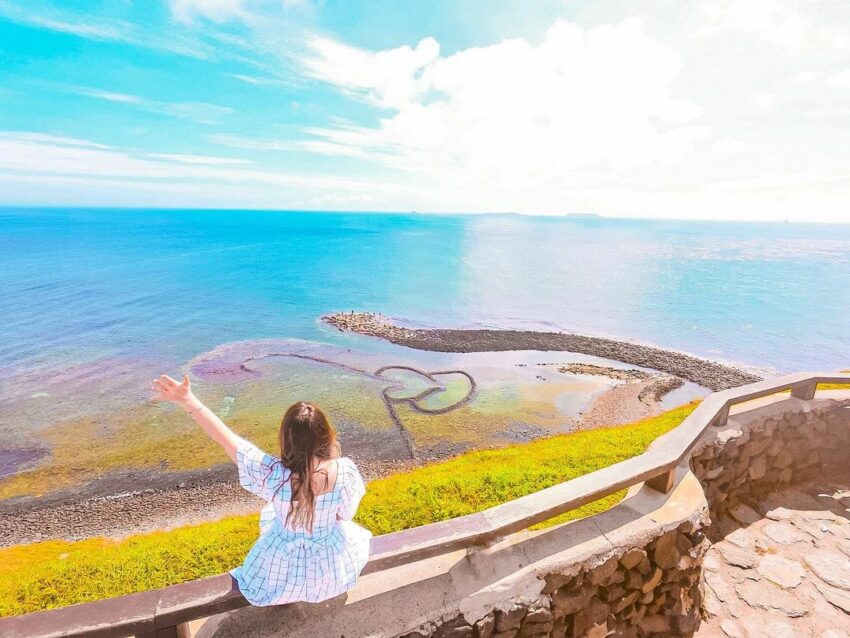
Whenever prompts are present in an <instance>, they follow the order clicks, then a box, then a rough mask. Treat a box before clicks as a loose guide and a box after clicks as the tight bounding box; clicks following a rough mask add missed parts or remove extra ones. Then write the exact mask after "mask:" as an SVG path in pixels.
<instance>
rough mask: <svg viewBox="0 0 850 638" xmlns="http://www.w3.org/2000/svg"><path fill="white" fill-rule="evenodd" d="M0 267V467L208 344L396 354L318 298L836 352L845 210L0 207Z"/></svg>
mask: <svg viewBox="0 0 850 638" xmlns="http://www.w3.org/2000/svg"><path fill="white" fill-rule="evenodd" d="M0 273H2V277H0V309H2V322H0V435H2V436H4V438H5V440H6V441H7V444H6V446H0V447H3V448H5V449H6V453H5V454H6V457H5V458H6V460H5V463H6V466H7V467H6V468H5V471H0V478H2V476H3V475H4V474H5V475H9V474H10V473H14V472H16V471H19V470H22V469H23V468H24V467H28V466H31V465H32V463H36V462H37V461H38V459H41V462H42V463H43V462H44V460H45V458H47V457H45V456H44V455H45V454H46V453H47V452H48V450H49V448H50V445H47V446H45V444H44V443H43V441H42V442H40V441H37V440H36V438H35V437H34V436H30V434H28V433H32V432H34V431H37V430H44V429H45V428H47V427H48V426H50V425H51V424H54V423H58V422H61V421H63V420H66V421H68V420H69V419H72V418H77V417H79V416H80V415H93V414H94V415H99V416H97V420H96V421H95V422H94V424H93V425H92V422H91V419H89V421H87V422H86V423H88V426H87V427H95V428H98V429H97V431H98V432H100V431H107V430H109V428H110V427H111V425H110V423H111V421H110V414H111V412H110V410H111V409H113V408H112V407H111V406H112V403H111V401H113V399H114V403H115V405H114V409H115V410H117V409H119V408H120V407H121V405H126V404H127V403H128V401H129V402H132V401H136V402H138V401H142V400H144V398H145V394H146V392H147V383H146V382H147V380H149V379H150V378H151V376H153V375H154V374H158V373H159V372H161V371H168V372H171V373H172V374H178V373H179V372H180V370H181V368H182V369H185V368H184V366H185V365H186V364H187V362H189V361H191V360H193V359H194V358H196V357H198V356H200V355H202V354H203V353H206V352H209V351H211V350H213V349H215V348H217V347H219V346H222V344H231V343H233V342H246V343H248V344H250V343H251V342H252V340H269V339H272V340H273V339H294V340H306V341H307V342H319V343H320V344H323V347H329V348H334V347H336V348H340V347H342V348H344V349H345V348H356V349H360V350H362V351H368V352H369V353H371V354H370V356H372V355H374V354H375V353H378V354H380V353H381V352H382V351H385V352H387V353H389V354H391V355H392V356H396V355H397V354H398V353H399V351H401V350H405V349H400V348H398V347H396V346H390V345H389V344H382V343H380V342H377V341H375V340H371V339H366V338H362V337H356V336H351V335H343V334H341V333H339V332H337V331H335V330H333V329H331V328H329V327H327V326H325V325H322V324H321V323H320V322H319V321H318V319H319V317H320V316H321V315H322V314H325V313H328V312H333V311H344V310H352V309H353V310H368V311H375V312H381V313H384V314H386V315H390V316H392V317H396V318H398V319H400V320H403V321H406V322H409V323H413V324H419V325H425V326H437V327H473V326H495V327H522V328H536V329H544V330H555V329H557V330H565V331H571V332H578V333H584V334H591V335H601V336H613V337H618V338H623V339H630V340H637V341H641V342H646V343H650V344H655V345H658V346H661V347H664V348H670V349H677V350H682V351H687V352H690V353H694V354H696V355H699V356H703V357H707V358H712V359H717V360H723V361H729V362H735V363H740V364H743V365H745V366H752V367H757V368H761V369H764V370H766V371H768V372H781V371H796V370H803V369H825V370H836V369H841V368H850V225H831V226H830V225H814V224H813V225H798V224H752V223H709V222H681V221H649V220H616V219H601V218H595V217H562V218H544V217H530V216H519V215H465V216H462V215H419V214H351V213H346V214H340V213H314V212H258V211H237V210H227V211H218V210H216V211H211V210H210V211H201V210H191V211H188V210H108V209H56V210H53V209H50V210H41V209H14V208H7V209H0ZM298 343H301V342H300V341H299V342H298ZM241 347H242V346H240V348H241ZM245 347H253V346H245ZM299 347H301V346H299ZM305 347H306V346H305ZM310 347H312V346H310ZM337 352H342V351H340V350H337ZM401 354H402V355H404V356H407V355H406V354H404V353H401ZM388 356H389V355H388ZM399 356H401V355H399ZM410 356H413V355H412V354H411V355H410ZM416 356H420V355H416ZM420 359H421V356H420ZM444 359H445V357H444ZM433 361H435V363H434V365H437V363H439V364H440V365H443V364H444V363H449V362H448V361H444V360H440V361H439V362H437V360H436V359H434V360H433ZM487 365H489V364H487ZM432 369H439V368H432ZM269 374H271V373H269ZM275 374H280V375H281V378H283V377H285V376H286V374H287V373H285V372H279V373H275ZM323 374H324V373H323ZM486 374H495V373H492V370H491V372H487V373H486ZM496 376H498V375H496ZM269 378H272V377H271V376H269ZM494 378H495V377H494ZM335 382H336V381H334V383H335ZM328 383H331V382H328ZM332 389H333V388H332V387H330V388H329V391H332ZM239 391H240V390H238V388H237V390H235V391H234V393H236V394H238V392H239ZM588 392H591V390H588ZM588 396H590V395H588ZM116 397H117V398H116ZM119 399H120V400H119ZM228 400H231V399H228ZM122 402H123V403H122ZM139 418H141V417H139ZM68 422H69V423H70V421H68ZM73 427H76V426H73ZM163 427H164V426H163ZM45 431H47V430H45ZM128 431H129V430H128ZM51 436H54V438H55V439H56V440H57V441H58V440H59V439H58V438H56V437H59V434H56V435H51ZM62 436H64V437H65V438H66V439H67V436H68V434H67V432H65V434H62ZM63 440H65V439H63ZM9 442H11V443H9ZM66 443H67V441H66ZM54 445H59V443H55V444H54ZM12 448H13V449H14V454H12V452H11V451H10V450H12ZM53 449H54V453H55V450H56V448H55V447H54V448H53ZM3 464H4V457H3V450H2V449H0V465H3Z"/></svg>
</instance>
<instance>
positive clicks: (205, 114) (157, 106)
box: [75, 87, 233, 125]
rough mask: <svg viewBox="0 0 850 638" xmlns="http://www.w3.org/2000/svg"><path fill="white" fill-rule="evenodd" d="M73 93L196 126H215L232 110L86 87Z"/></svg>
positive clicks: (199, 103) (205, 103) (203, 103)
mask: <svg viewBox="0 0 850 638" xmlns="http://www.w3.org/2000/svg"><path fill="white" fill-rule="evenodd" d="M75 91H76V93H78V94H80V95H85V96H88V97H93V98H97V99H99V100H106V101H107V102H116V103H119V104H128V105H131V106H135V107H138V108H141V109H144V110H146V111H150V112H151V113H158V114H160V115H167V116H170V117H178V118H182V119H187V120H192V121H193V122H197V123H198V124H208V125H209V124H217V123H218V122H219V121H220V120H221V118H222V117H224V116H226V115H229V114H230V113H233V109H232V108H230V107H227V106H220V105H218V104H209V103H207V102H165V101H159V100H151V99H148V98H143V97H140V96H138V95H131V94H129V93H115V92H111V91H102V90H100V89H91V88H86V87H78V88H76V89H75Z"/></svg>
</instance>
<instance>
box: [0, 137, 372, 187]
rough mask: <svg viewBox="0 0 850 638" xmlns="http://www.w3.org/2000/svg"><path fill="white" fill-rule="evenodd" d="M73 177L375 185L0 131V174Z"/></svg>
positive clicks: (223, 159)
mask: <svg viewBox="0 0 850 638" xmlns="http://www.w3.org/2000/svg"><path fill="white" fill-rule="evenodd" d="M3 173H6V174H18V175H29V176H45V177H47V176H55V177H64V178H68V177H77V178H90V179H95V180H101V181H103V180H107V181H108V180H138V181H143V182H168V183H189V182H204V183H207V184H214V185H224V184H233V183H249V184H255V185H256V184H262V185H266V186H270V187H275V188H282V187H290V186H291V187H298V188H311V189H316V190H315V191H314V192H323V191H322V190H321V189H333V190H335V191H336V192H352V193H357V192H367V191H369V190H370V189H371V190H374V189H375V188H376V185H375V184H372V183H367V182H363V181H361V180H355V179H349V178H345V177H339V176H335V175H298V174H291V173H281V172H275V171H270V170H258V169H256V168H253V167H252V166H251V165H250V163H249V162H248V161H246V160H244V159H242V158H231V157H219V156H201V155H183V154H170V153H147V152H143V151H134V150H132V149H122V148H117V147H114V146H109V145H104V144H97V143H94V142H90V141H87V140H81V139H75V138H69V137H61V136H52V135H45V134H40V133H29V132H18V131H0V174H3Z"/></svg>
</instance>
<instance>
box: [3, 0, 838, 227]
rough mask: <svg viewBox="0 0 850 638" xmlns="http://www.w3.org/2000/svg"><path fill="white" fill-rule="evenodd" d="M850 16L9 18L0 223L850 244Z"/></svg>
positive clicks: (222, 11)
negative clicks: (831, 235)
mask: <svg viewBox="0 0 850 638" xmlns="http://www.w3.org/2000/svg"><path fill="white" fill-rule="evenodd" d="M848 24H850V4H848V3H846V2H843V1H841V0H828V1H827V0H823V1H820V2H818V1H814V2H810V3H807V4H806V5H805V8H804V7H803V6H802V4H801V3H799V2H791V1H783V0H749V1H748V2H745V3H742V2H726V1H723V0H716V1H707V2H701V3H681V2H678V1H676V2H673V1H670V0H652V1H649V0H647V1H646V2H642V1H634V2H612V1H608V0H596V1H595V2H567V1H557V2H556V1H545V0H541V1H537V2H533V3H528V2H512V1H507V0H503V1H498V2H487V3H483V2H473V1H467V0H464V1H453V2H449V1H447V2H424V1H423V2H408V3H404V2H398V1H396V2H390V1H384V2H377V1H370V2H362V1H361V2H356V3H353V2H332V1H325V2H321V1H314V0H269V1H265V0H145V1H141V0H102V1H94V0H92V1H89V2H74V3H69V2H45V1H42V0H31V1H27V2H11V1H9V0H0V204H7V205H18V204H21V205H96V206H113V205H114V206H165V207H171V206H174V207H181V206H189V207H228V208H231V207H237V208H274V209H307V210H310V209H333V210H355V211H356V210H396V211H397V210H401V211H405V210H419V211H435V212H440V211H444V212H491V211H515V212H522V213H536V214H565V213H589V212H590V213H600V214H604V215H616V216H658V217H682V218H718V219H765V220H766V219H792V220H801V221H850V31H848V30H847V29H846V26H847V25H848Z"/></svg>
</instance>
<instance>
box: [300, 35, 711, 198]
mask: <svg viewBox="0 0 850 638" xmlns="http://www.w3.org/2000/svg"><path fill="white" fill-rule="evenodd" d="M312 45H313V55H311V56H308V57H307V58H306V59H305V60H304V64H305V67H306V69H307V72H308V73H309V74H310V75H311V76H313V77H315V78H318V79H321V80H323V81H325V82H329V83H331V84H333V85H335V86H337V87H339V88H340V89H341V90H343V91H347V92H350V93H352V94H353V95H355V96H357V97H359V98H360V99H363V100H365V101H366V102H368V103H370V104H374V105H376V106H379V107H381V108H383V109H388V110H390V111H392V113H391V114H390V115H389V116H387V117H384V118H382V119H381V120H380V122H379V124H378V125H376V126H373V127H366V126H352V125H336V126H330V127H324V128H323V127H314V128H310V129H307V130H306V131H305V132H307V133H309V134H311V135H313V136H314V137H316V138H318V140H320V141H321V142H322V144H319V142H316V143H315V147H314V150H316V151H317V152H322V153H326V154H340V155H344V154H345V155H357V154H359V153H366V154H369V155H371V156H372V157H374V158H376V159H379V160H380V161H382V162H384V163H387V164H390V165H392V166H395V167H400V168H406V169H409V170H415V171H418V172H431V173H439V174H441V175H442V177H444V178H447V179H451V180H453V181H455V180H457V179H464V180H471V181H480V182H483V183H490V182H493V181H498V182H502V183H504V182H506V181H507V182H511V183H520V182H521V183H525V184H527V183H529V182H531V183H534V182H538V183H542V182H546V181H547V180H552V179H558V178H562V177H567V176H570V175H571V174H573V172H574V171H576V170H577V169H580V168H586V167H595V166H608V167H611V168H612V169H614V170H621V169H630V168H635V167H640V166H645V165H650V164H654V163H670V162H678V161H680V160H681V159H682V158H684V157H685V156H687V155H688V153H689V152H690V151H691V149H692V148H693V146H694V144H695V142H696V141H697V140H698V139H700V138H702V137H703V136H704V135H705V134H706V132H705V130H704V129H703V128H701V127H700V126H696V125H694V124H693V122H694V121H695V120H696V118H697V117H698V115H699V108H698V107H697V106H696V105H695V104H693V103H691V102H689V101H687V100H682V99H677V98H675V97H673V95H672V91H671V88H670V85H671V83H672V81H673V80H674V79H675V78H676V76H677V74H678V73H679V71H680V69H681V68H682V58H681V56H680V55H679V53H678V52H677V51H675V50H673V49H672V48H670V47H668V46H665V45H663V44H661V43H659V42H658V41H657V40H655V39H653V38H651V37H649V36H647V35H646V34H645V33H644V31H643V29H642V25H641V23H640V21H638V20H626V21H624V22H622V23H620V24H617V25H613V26H604V27H598V28H593V29H583V28H582V27H580V26H578V25H576V24H572V23H569V22H566V21H558V22H556V23H555V24H554V25H553V26H552V27H551V28H550V29H549V30H548V32H547V33H546V35H545V37H544V38H543V40H542V42H540V43H539V44H536V45H534V44H531V43H529V42H527V41H525V40H522V39H514V40H505V41H502V42H500V43H498V44H494V45H492V46H488V47H479V48H472V49H467V50H464V51H460V52H458V53H455V54H453V55H451V56H448V57H442V56H440V55H439V45H438V44H437V42H436V41H434V40H433V39H425V40H423V41H421V42H420V43H419V44H418V45H417V46H416V47H415V48H411V47H399V48H396V49H392V50H388V51H378V52H369V51H362V50H359V49H355V48H353V47H350V46H347V45H344V44H341V43H337V42H333V41H330V40H327V39H317V40H314V41H313V43H312Z"/></svg>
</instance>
